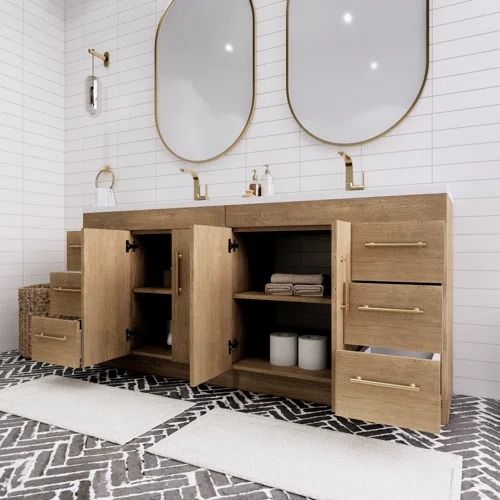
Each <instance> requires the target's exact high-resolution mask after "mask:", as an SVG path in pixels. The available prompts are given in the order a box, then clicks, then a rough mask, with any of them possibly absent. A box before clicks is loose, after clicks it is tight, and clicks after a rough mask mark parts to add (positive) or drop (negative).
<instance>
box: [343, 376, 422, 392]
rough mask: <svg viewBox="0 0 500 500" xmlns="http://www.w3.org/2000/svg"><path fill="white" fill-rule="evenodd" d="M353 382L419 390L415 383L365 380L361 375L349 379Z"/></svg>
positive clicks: (403, 389)
mask: <svg viewBox="0 0 500 500" xmlns="http://www.w3.org/2000/svg"><path fill="white" fill-rule="evenodd" d="M349 380H350V381H351V382H352V383H353V384H362V385H373V386H375V387H386V388H387V389H401V390H402V391H412V392H419V391H420V387H418V386H417V385H415V384H410V385H401V384H390V383H389V382H377V381H376V380H365V379H364V378H362V377H353V378H350V379H349Z"/></svg>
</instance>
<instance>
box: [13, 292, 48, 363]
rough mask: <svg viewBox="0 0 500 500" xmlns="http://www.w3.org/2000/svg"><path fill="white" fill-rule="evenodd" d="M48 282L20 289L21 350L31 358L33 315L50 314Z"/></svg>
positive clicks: (26, 356)
mask: <svg viewBox="0 0 500 500" xmlns="http://www.w3.org/2000/svg"><path fill="white" fill-rule="evenodd" d="M49 290H50V285H49V284H48V283H44V284H40V285H30V286H25V287H23V288H20V289H19V351H20V352H21V354H22V355H23V356H24V357H25V358H31V317H32V316H47V315H48V314H49Z"/></svg>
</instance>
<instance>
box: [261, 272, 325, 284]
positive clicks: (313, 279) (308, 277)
mask: <svg viewBox="0 0 500 500" xmlns="http://www.w3.org/2000/svg"><path fill="white" fill-rule="evenodd" d="M324 281H325V277H324V276H323V275H322V274H282V273H274V274H273V275H272V276H271V283H281V284H285V283H292V284H293V285H322V284H323V283H324Z"/></svg>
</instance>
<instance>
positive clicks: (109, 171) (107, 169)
mask: <svg viewBox="0 0 500 500" xmlns="http://www.w3.org/2000/svg"><path fill="white" fill-rule="evenodd" d="M102 174H109V175H111V186H110V189H113V186H114V185H115V173H114V172H113V170H112V169H111V167H110V166H109V165H106V166H105V167H103V168H101V170H99V172H97V175H96V176H95V187H98V186H99V177H100V176H101V175H102Z"/></svg>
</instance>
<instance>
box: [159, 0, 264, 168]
mask: <svg viewBox="0 0 500 500" xmlns="http://www.w3.org/2000/svg"><path fill="white" fill-rule="evenodd" d="M176 1H177V0H171V1H170V3H169V5H168V6H167V8H166V10H165V12H164V13H163V14H162V16H161V18H160V20H159V22H158V26H157V29H156V36H155V54H154V59H155V62H154V83H155V91H154V101H155V102H154V108H155V124H156V130H157V131H158V135H159V137H160V140H161V142H162V143H163V145H164V146H165V148H166V149H167V150H168V151H170V152H171V153H172V154H173V155H174V156H176V157H177V158H179V159H181V160H184V161H189V162H190V163H205V162H209V161H213V160H216V159H217V158H220V157H221V156H223V155H225V154H226V153H227V152H229V151H230V150H231V149H233V148H234V147H235V146H236V145H237V144H238V142H239V141H240V140H241V138H242V137H243V135H244V134H245V132H246V131H247V129H248V126H249V125H250V122H251V120H252V116H253V114H254V111H255V100H256V98H255V91H256V83H255V78H256V66H255V64H256V20H255V8H254V5H253V0H247V1H248V3H249V5H250V10H251V15H252V19H251V22H252V61H251V64H252V87H251V92H252V98H251V105H250V110H249V113H248V117H247V120H246V122H245V124H244V126H243V128H242V130H241V132H240V133H239V134H238V136H237V137H236V138H235V139H234V141H233V142H232V143H231V144H230V145H229V146H228V147H226V148H225V149H224V150H222V151H220V152H219V153H217V154H216V155H213V156H210V157H209V158H204V159H197V160H194V159H189V158H186V157H183V156H181V155H179V154H178V153H176V152H175V151H174V149H173V148H172V147H171V146H170V145H169V144H168V141H167V140H166V138H165V137H163V134H162V132H161V130H160V126H159V122H158V99H159V97H158V93H159V89H158V52H159V49H158V44H159V35H160V31H161V28H162V26H163V24H164V22H165V20H166V18H167V16H168V14H169V11H170V9H171V8H172V6H173V5H174V3H175V2H176ZM179 1H181V0H179Z"/></svg>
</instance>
